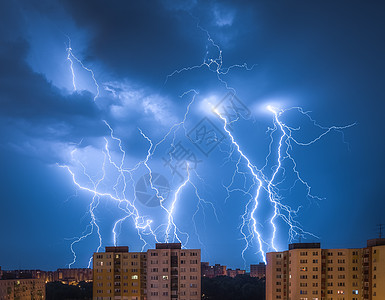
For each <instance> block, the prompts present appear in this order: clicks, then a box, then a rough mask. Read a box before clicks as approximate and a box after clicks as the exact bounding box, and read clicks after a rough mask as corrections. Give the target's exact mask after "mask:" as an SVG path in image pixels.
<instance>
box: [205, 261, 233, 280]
mask: <svg viewBox="0 0 385 300" xmlns="http://www.w3.org/2000/svg"><path fill="white" fill-rule="evenodd" d="M201 276H202V277H208V278H214V277H217V276H227V267H226V266H222V265H220V264H215V265H214V266H210V263H208V262H202V263H201Z"/></svg>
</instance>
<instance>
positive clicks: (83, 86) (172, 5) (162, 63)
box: [0, 0, 385, 270]
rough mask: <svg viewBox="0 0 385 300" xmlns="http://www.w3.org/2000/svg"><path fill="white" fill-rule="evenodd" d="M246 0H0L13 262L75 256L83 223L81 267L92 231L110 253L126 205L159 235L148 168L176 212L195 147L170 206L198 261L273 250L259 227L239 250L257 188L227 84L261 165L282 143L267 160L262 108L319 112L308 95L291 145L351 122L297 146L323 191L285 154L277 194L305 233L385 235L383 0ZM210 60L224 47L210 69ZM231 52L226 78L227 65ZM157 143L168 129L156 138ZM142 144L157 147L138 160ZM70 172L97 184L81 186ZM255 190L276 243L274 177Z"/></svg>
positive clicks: (1, 209)
mask: <svg viewBox="0 0 385 300" xmlns="http://www.w3.org/2000/svg"><path fill="white" fill-rule="evenodd" d="M253 2H255V3H253ZM253 2H252V1H199V0H195V1H194V0H191V1H171V0H163V1H102V0H94V1H67V0H55V1H48V0H39V1H37V0H36V1H29V0H25V1H23V0H20V1H13V0H10V1H1V2H0V105H1V106H0V124H1V126H0V130H1V143H0V152H1V153H0V160H1V167H2V168H1V169H2V172H1V181H0V189H1V201H0V228H1V230H0V245H1V247H0V266H1V267H2V268H3V269H16V268H22V269H28V268H40V269H47V270H50V269H56V268H59V267H66V266H68V265H69V264H70V263H71V262H72V261H73V260H74V256H73V254H72V252H71V243H72V242H74V241H77V240H79V238H80V237H81V236H82V235H83V236H84V235H87V237H84V239H82V240H81V241H79V242H78V243H75V244H74V246H73V249H74V250H75V252H76V256H77V259H76V261H75V262H74V263H73V264H72V265H71V266H72V267H87V265H88V262H89V258H90V256H91V255H92V253H93V252H95V251H96V250H97V248H98V245H99V240H98V234H97V231H98V230H99V232H100V235H101V236H102V247H103V248H101V250H102V251H103V249H104V247H105V246H110V245H113V243H114V240H113V234H112V230H113V228H114V224H115V222H116V221H117V220H119V219H122V218H124V217H126V216H127V212H124V208H125V207H126V206H127V203H128V202H129V203H133V204H134V205H135V207H136V209H137V212H138V214H139V215H140V218H139V219H137V222H139V223H140V222H142V221H143V222H144V223H145V222H147V220H152V223H151V226H152V227H151V228H153V230H155V234H156V236H157V238H158V240H159V241H161V242H163V241H165V231H166V226H165V225H164V224H167V213H166V212H165V210H164V209H162V208H161V207H160V206H159V203H158V202H156V201H155V200H156V199H154V198H151V197H153V196H154V191H151V190H150V189H149V187H148V185H147V186H146V183H147V184H148V178H149V177H148V175H146V174H148V173H149V170H148V168H147V167H146V164H147V165H148V166H149V168H151V170H152V172H153V174H154V176H153V178H155V179H156V180H158V181H157V183H158V184H159V185H160V186H161V187H163V188H164V189H162V191H161V194H162V195H163V196H164V197H165V200H164V202H163V203H164V206H165V207H166V208H168V209H170V207H171V205H172V203H173V199H174V197H175V193H176V191H177V189H178V187H179V186H180V185H181V184H182V183H183V182H184V181H185V180H186V179H187V170H186V164H185V162H186V157H188V160H189V161H190V163H189V168H190V181H191V182H187V183H186V185H185V186H184V187H183V188H182V189H181V191H180V193H179V194H177V195H178V196H179V197H178V199H177V201H175V210H174V212H173V221H174V223H175V224H176V225H177V226H178V228H179V229H178V230H180V231H177V234H178V236H179V237H180V238H181V240H182V242H183V243H184V244H185V246H186V247H187V248H202V261H209V262H211V263H212V264H214V263H221V264H225V265H227V266H229V267H241V268H243V267H244V264H245V263H246V264H247V265H249V264H250V263H258V262H260V261H262V256H261V253H260V252H259V251H258V250H259V244H258V241H257V239H256V238H255V237H254V238H252V236H248V238H247V239H248V241H249V248H248V249H247V250H246V251H244V258H245V261H244V260H243V259H242V255H241V253H242V250H243V249H244V247H245V245H246V242H245V240H244V239H243V236H242V234H241V231H240V230H242V227H241V224H242V214H243V213H244V211H245V207H246V206H247V203H248V201H250V199H251V200H252V201H253V198H254V196H255V193H256V188H257V186H256V185H252V182H253V178H252V176H251V174H250V172H249V170H248V169H247V166H246V162H245V160H244V159H242V158H241V159H240V156H239V153H238V152H237V150H236V148H234V145H232V144H231V140H230V137H229V136H228V134H227V133H226V132H225V130H224V129H223V125H224V124H223V122H222V120H221V119H220V118H219V117H218V116H216V115H215V114H214V113H213V110H212V107H213V106H217V107H218V105H219V107H220V105H221V103H222V104H223V103H225V102H221V101H222V100H223V101H227V100H228V97H230V98H231V97H232V96H233V95H234V93H235V95H236V98H232V99H236V100H234V101H236V102H233V103H236V104H237V105H238V107H240V108H241V113H239V115H237V117H238V118H237V119H236V120H235V119H234V120H231V121H234V122H233V123H231V128H230V132H231V134H232V135H233V136H234V138H235V140H236V142H237V143H238V144H239V146H240V148H241V149H242V151H243V152H244V154H245V155H246V156H247V157H248V159H250V161H251V162H252V163H253V164H254V165H255V166H256V167H257V168H259V169H260V168H262V167H263V166H264V165H265V163H266V162H267V163H266V168H265V169H264V174H265V175H266V176H267V177H271V176H272V174H273V171H274V168H275V167H276V160H277V155H276V152H274V149H276V147H277V145H278V144H277V140H278V139H277V138H278V135H277V134H278V132H277V131H276V132H275V135H274V134H273V137H274V141H273V143H271V147H270V148H271V149H273V152H272V154H271V155H270V156H269V159H268V160H267V161H266V156H267V155H268V151H269V143H270V138H269V132H271V131H269V128H273V126H274V122H273V114H272V112H271V111H269V110H268V109H267V108H266V107H267V105H269V104H270V105H272V106H274V108H275V109H276V110H277V111H283V110H285V109H289V108H291V107H302V108H303V111H306V112H308V111H310V112H309V116H310V117H311V118H312V119H314V120H316V124H319V125H320V126H324V129H322V128H320V127H317V126H316V125H315V124H313V122H312V121H311V120H310V119H309V118H307V116H305V115H303V114H301V112H300V111H299V110H298V109H293V110H289V111H287V112H285V113H284V114H283V115H282V122H284V123H285V124H286V125H287V126H291V128H293V135H294V136H295V139H296V140H298V141H303V142H308V141H311V140H313V139H315V138H316V137H317V136H319V135H321V134H322V133H324V132H325V131H326V130H327V129H326V128H329V127H330V126H346V125H350V124H355V125H354V126H352V127H349V128H346V129H344V130H331V131H330V132H329V133H328V134H326V135H324V136H323V137H322V139H319V140H317V142H315V143H312V144H310V145H309V146H301V145H298V144H295V143H292V147H291V149H290V153H291V155H292V157H293V158H294V159H295V161H296V169H297V170H298V171H299V172H300V174H301V178H302V179H303V180H304V181H306V182H307V183H308V184H309V185H310V186H311V193H312V195H314V196H315V197H318V198H319V199H318V198H314V197H309V196H308V195H307V189H306V186H304V185H303V184H301V183H300V182H298V180H296V177H295V174H294V173H293V169H292V168H293V164H292V163H291V161H290V160H289V159H286V160H284V162H283V166H282V169H280V170H279V172H278V175H277V181H276V182H275V184H278V187H279V197H280V198H279V199H280V200H279V201H281V203H284V204H285V205H290V206H291V207H292V208H293V210H296V209H297V208H300V209H299V210H298V213H297V216H296V217H295V220H296V221H297V222H299V223H298V224H301V228H302V230H303V231H302V232H305V231H306V232H308V233H310V234H302V235H301V236H302V237H301V240H302V241H310V242H321V244H322V247H324V248H338V247H340V248H344V247H345V248H346V247H363V246H365V244H366V240H367V239H368V238H373V237H375V236H376V235H377V227H376V224H378V223H381V222H382V223H384V222H385V216H384V212H385V201H384V192H383V185H384V183H383V178H384V175H383V170H384V167H385V159H384V153H385V140H384V134H383V131H384V130H385V125H384V111H385V99H384V87H385V4H384V2H383V1H355V0H354V1H351V0H349V1H347V0H344V1H342V0H341V1H320V0H319V1H318V0H317V1H294V0H291V1H253ZM69 42H70V47H71V49H72V50H69ZM219 49H220V50H221V53H220V52H219ZM69 51H71V52H69ZM71 53H72V54H73V55H74V56H75V57H76V58H78V59H79V61H81V62H82V63H83V66H84V67H85V68H87V69H88V70H92V71H93V73H94V77H95V80H96V82H97V84H98V86H99V94H97V86H96V85H95V83H94V81H93V78H92V74H91V72H89V71H87V69H84V68H82V66H81V63H80V62H79V61H76V59H75V58H74V57H73V56H69V55H70V54H71ZM220 55H221V58H222V60H219V58H220ZM68 56H69V58H70V59H71V60H72V69H73V74H74V77H73V76H72V70H71V61H70V59H68ZM210 59H214V60H215V59H217V60H216V61H214V63H212V64H211V65H210V66H208V65H209V62H210ZM204 63H206V64H204ZM220 63H223V64H222V65H221V69H220V72H222V73H225V74H220V75H218V73H217V72H216V71H217V65H218V64H220ZM193 66H197V67H195V68H189V67H193ZM198 66H201V67H198ZM231 66H235V67H234V68H230V69H229V67H231ZM183 68H187V69H185V70H184V71H182V72H176V73H174V74H173V72H174V71H175V70H182V69H183ZM170 74H173V75H172V76H168V75H170ZM74 84H75V86H76V90H75V87H74ZM187 111H188V113H187V114H186V112H187ZM184 118H185V123H184V124H181V123H180V122H182V120H183V119H184ZM107 124H108V125H109V126H110V128H111V129H112V130H113V137H115V139H114V138H112V137H111V130H110V128H109V127H108V126H107ZM177 124H179V125H177ZM202 124H206V125H207V126H211V127H210V128H211V129H212V130H214V132H215V137H216V140H214V143H212V144H210V147H208V146H207V147H203V146H202V145H197V144H196V143H195V144H194V136H195V134H196V129H197V128H200V126H202ZM176 125H177V126H176ZM169 132H170V134H169V135H167V136H166V134H167V133H169ZM165 136H166V138H164V137H165ZM146 137H147V138H148V139H146ZM117 139H121V144H120V146H119V141H118V140H117ZM163 139H164V140H163ZM149 140H151V141H152V143H153V145H155V144H157V143H158V142H160V141H161V140H163V142H162V143H161V144H159V146H157V147H156V149H155V151H153V150H154V147H152V148H149V147H150V141H149ZM217 141H218V143H217ZM106 143H108V145H107V146H106ZM172 145H174V148H173V146H172ZM211 146H213V147H211ZM120 147H121V149H122V150H123V151H125V156H124V160H122V155H123V152H122V151H121V149H120ZM177 147H180V148H178V149H179V150H180V149H183V150H184V151H185V153H188V154H186V155H187V156H186V155H185V156H184V157H183V158H181V160H180V161H179V160H177V159H176V158H175V157H174V156H173V154H175V152H173V151H175V149H176V148H177ZM182 147H183V148H182ZM149 149H150V150H149ZM148 151H150V152H151V151H153V153H152V155H151V157H150V158H149V160H148V162H147V163H146V164H145V163H144V161H145V159H146V156H147V154H148ZM171 157H172V158H173V160H171V161H170V160H169V159H170V158H171ZM238 161H239V164H237V162H238ZM112 162H113V163H112ZM103 164H104V167H103ZM170 166H173V167H174V169H173V168H170ZM237 166H238V170H239V173H238V174H236V175H235V176H233V174H234V170H236V169H237ZM122 169H123V170H124V171H123V172H121V173H119V170H122ZM69 171H71V172H72V173H73V174H74V177H72V175H71V173H70V172H69ZM121 174H124V175H125V176H124V177H123V176H121ZM158 174H159V175H158ZM73 178H75V180H76V182H77V183H78V184H79V185H81V186H82V187H86V188H88V189H91V190H92V189H96V190H97V191H98V192H99V193H103V194H104V196H95V194H94V193H92V192H90V191H85V190H82V189H81V188H79V186H77V185H76V184H75V183H74V182H73ZM155 179H154V180H155ZM162 180H163V181H162ZM232 180H233V185H232V186H231V187H228V188H227V189H226V187H227V186H229V184H230V183H231V182H232ZM146 188H147V189H149V190H146ZM227 190H229V191H231V192H230V193H229V194H228V193H227ZM135 191H136V192H135ZM138 191H139V192H138ZM146 191H148V193H147V192H146ZM151 193H152V194H151ZM106 194H111V195H113V197H109V196H108V195H106ZM197 194H198V195H199V196H200V197H201V199H202V201H201V202H200V203H199V202H198V198H197ZM135 196H136V198H135ZM147 196H149V197H150V198H149V199H150V200H149V201H150V202H146V201H147V200H148V199H147V198H145V197H147ZM250 197H251V198H250ZM116 199H120V200H121V201H122V202H121V203H120V204H119V201H117V200H116ZM146 199H147V200H146ZM125 200H126V201H128V202H125ZM258 200H259V205H258V207H257V210H256V211H255V214H254V215H253V216H254V217H255V219H256V221H257V224H256V227H257V229H258V232H260V234H261V236H262V238H263V239H264V240H265V241H266V243H263V248H264V251H272V249H273V248H272V247H271V245H270V239H271V235H272V227H271V226H270V225H271V224H270V223H269V220H270V218H271V216H272V213H273V208H272V205H271V203H270V202H269V201H268V196H267V193H266V191H262V192H261V195H260V198H259V199H258ZM151 201H152V202H151ZM154 201H155V202H154ZM90 205H91V206H90ZM90 207H91V209H92V213H90V211H89V210H90ZM197 207H198V208H199V210H197ZM93 215H94V222H92V218H93ZM246 217H247V216H246ZM246 221H247V222H248V221H250V219H247V220H246ZM90 222H91V223H90ZM275 222H276V224H277V237H276V241H275V246H276V247H277V249H278V250H285V249H287V244H288V243H289V242H290V240H289V226H288V225H287V224H285V223H284V222H283V220H282V219H281V218H279V217H278V218H276V219H275ZM144 223H143V224H144ZM162 224H163V225H162ZM248 224H249V223H248ZM246 227H247V226H246ZM246 230H247V228H246ZM298 230H299V232H301V229H298ZM115 231H116V232H117V235H116V236H117V244H118V245H128V246H129V247H130V249H131V250H132V251H140V250H141V249H142V247H144V248H143V249H144V250H147V249H148V248H149V247H150V248H151V247H154V243H155V238H154V237H153V236H152V235H151V234H150V233H149V232H148V230H147V229H146V230H143V231H141V230H139V231H140V233H141V234H142V240H141V239H140V238H139V236H138V231H137V230H136V229H135V218H134V217H133V216H129V217H127V218H126V219H124V220H123V221H122V222H120V223H118V224H117V226H115ZM173 232H174V229H173V228H172V230H171V235H173ZM185 233H188V234H189V239H188V240H187V235H186V234H185ZM171 240H172V237H171ZM144 241H145V242H147V243H148V245H145V243H144ZM292 241H299V236H298V235H296V236H294V239H293V240H292Z"/></svg>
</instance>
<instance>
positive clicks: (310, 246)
mask: <svg viewBox="0 0 385 300" xmlns="http://www.w3.org/2000/svg"><path fill="white" fill-rule="evenodd" d="M320 248H321V243H293V244H290V245H289V250H294V249H320Z"/></svg>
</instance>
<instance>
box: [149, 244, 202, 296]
mask: <svg viewBox="0 0 385 300" xmlns="http://www.w3.org/2000/svg"><path fill="white" fill-rule="evenodd" d="M147 299H148V300H169V299H173V300H199V299H201V251H200V249H181V244H180V243H164V244H156V249H150V250H148V251H147Z"/></svg>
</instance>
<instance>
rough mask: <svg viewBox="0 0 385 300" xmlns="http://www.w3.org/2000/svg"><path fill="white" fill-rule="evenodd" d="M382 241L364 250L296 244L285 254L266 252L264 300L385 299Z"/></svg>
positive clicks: (384, 266)
mask: <svg viewBox="0 0 385 300" xmlns="http://www.w3.org/2000/svg"><path fill="white" fill-rule="evenodd" d="M381 282H382V283H385V239H375V240H369V241H368V246H367V247H366V248H357V249H321V247H320V244H319V243H295V244H291V245H289V250H288V251H283V252H270V253H267V269H266V299H267V300H273V299H274V300H275V299H283V300H363V299H371V300H377V299H381V300H382V299H385V284H382V285H381V284H380V283H381Z"/></svg>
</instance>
